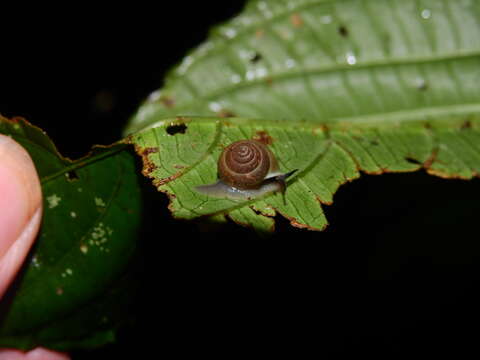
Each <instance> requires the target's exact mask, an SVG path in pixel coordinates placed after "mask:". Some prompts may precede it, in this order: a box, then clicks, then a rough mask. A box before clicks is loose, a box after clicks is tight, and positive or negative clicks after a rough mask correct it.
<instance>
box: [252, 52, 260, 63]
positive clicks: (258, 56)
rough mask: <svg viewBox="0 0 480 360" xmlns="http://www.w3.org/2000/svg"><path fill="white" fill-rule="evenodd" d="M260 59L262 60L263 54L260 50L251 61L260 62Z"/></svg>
mask: <svg viewBox="0 0 480 360" xmlns="http://www.w3.org/2000/svg"><path fill="white" fill-rule="evenodd" d="M260 60H262V55H260V54H259V53H258V52H256V53H255V54H254V55H253V56H252V58H251V59H250V61H251V62H252V63H254V64H255V63H257V62H259V61H260Z"/></svg>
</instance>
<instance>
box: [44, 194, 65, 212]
mask: <svg viewBox="0 0 480 360" xmlns="http://www.w3.org/2000/svg"><path fill="white" fill-rule="evenodd" d="M60 200H62V198H61V197H60V196H58V195H57V194H53V195H50V196H48V197H47V202H48V208H49V209H54V208H56V207H57V206H58V204H59V203H60Z"/></svg>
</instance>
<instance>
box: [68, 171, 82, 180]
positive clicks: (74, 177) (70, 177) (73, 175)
mask: <svg viewBox="0 0 480 360" xmlns="http://www.w3.org/2000/svg"><path fill="white" fill-rule="evenodd" d="M65 177H66V178H67V180H68V181H76V180H78V179H79V177H78V174H77V172H76V171H75V170H72V171H68V172H67V173H65Z"/></svg>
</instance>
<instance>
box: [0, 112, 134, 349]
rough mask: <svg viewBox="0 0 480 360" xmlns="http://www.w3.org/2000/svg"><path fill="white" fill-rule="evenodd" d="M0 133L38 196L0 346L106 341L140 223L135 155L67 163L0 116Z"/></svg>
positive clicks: (5, 308) (117, 151)
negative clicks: (33, 176) (28, 162)
mask: <svg viewBox="0 0 480 360" xmlns="http://www.w3.org/2000/svg"><path fill="white" fill-rule="evenodd" d="M0 133H2V134H8V135H10V136H12V137H13V138H14V139H15V140H16V141H18V142H19V143H20V144H21V145H23V146H24V147H25V148H26V149H27V151H28V152H29V153H30V155H31V157H32V158H33V161H34V163H35V166H36V168H37V171H38V173H39V175H40V180H41V184H42V191H43V196H44V217H43V222H42V227H41V232H40V234H39V237H38V239H37V241H36V245H35V248H34V249H33V251H32V253H31V256H30V258H29V260H28V266H26V268H25V271H24V272H23V273H22V275H21V276H20V277H19V278H18V279H17V283H16V284H15V286H14V289H13V290H14V291H13V292H12V294H11V295H13V296H12V297H11V298H10V299H6V300H5V301H3V303H2V309H1V310H2V311H1V314H0V315H1V317H0V347H15V348H21V349H28V348H32V347H35V346H38V345H42V346H46V347H50V348H55V349H71V348H79V347H92V346H97V345H100V344H104V343H106V342H110V341H112V340H113V338H114V333H115V329H116V328H117V327H118V325H119V324H120V322H121V321H122V320H124V318H125V314H124V312H125V310H126V306H128V301H129V298H130V296H131V293H132V291H131V289H132V284H133V283H132V281H129V280H128V277H129V276H130V275H129V270H128V269H129V266H130V265H131V262H132V259H133V256H134V254H135V248H136V246H135V239H136V234H137V231H138V226H139V222H140V218H141V198H140V190H139V185H138V176H137V174H136V168H135V159H134V155H133V154H132V153H131V152H130V151H126V146H125V145H124V144H118V145H113V146H111V147H97V148H95V149H94V150H93V152H92V153H91V154H90V156H89V157H85V158H83V159H79V160H76V161H71V160H69V159H66V158H63V157H62V156H60V155H59V154H58V152H57V150H56V149H55V147H54V145H53V144H52V142H51V141H50V139H49V138H48V137H47V136H46V135H45V134H44V133H43V132H42V131H41V130H40V129H38V128H36V127H34V126H32V125H30V124H28V123H27V122H25V121H24V120H21V119H17V120H13V121H10V120H7V119H5V118H1V117H0Z"/></svg>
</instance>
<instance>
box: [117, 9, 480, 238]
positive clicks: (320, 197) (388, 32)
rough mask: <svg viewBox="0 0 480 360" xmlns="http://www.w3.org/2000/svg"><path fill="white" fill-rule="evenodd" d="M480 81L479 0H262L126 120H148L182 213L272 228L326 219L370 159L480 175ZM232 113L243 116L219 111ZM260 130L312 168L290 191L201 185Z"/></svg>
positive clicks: (136, 127) (147, 160) (157, 165)
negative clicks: (239, 196) (216, 192)
mask: <svg viewBox="0 0 480 360" xmlns="http://www.w3.org/2000/svg"><path fill="white" fill-rule="evenodd" d="M479 83H480V3H479V2H478V1H473V0H461V1H457V0H442V1H439V0H423V1H419V0H402V1H394V0H363V1H357V0H338V1H335V0H297V1H292V0H289V1H273V0H272V1H251V2H250V3H249V5H248V6H247V8H246V9H245V11H244V12H243V13H242V14H241V15H240V16H238V17H237V18H235V19H233V20H232V21H230V22H229V23H227V24H225V25H223V26H221V27H218V28H217V29H215V30H214V31H212V34H211V37H210V39H209V40H208V41H207V42H205V43H204V44H203V45H202V46H200V47H199V48H198V49H196V50H194V51H193V52H192V53H191V54H190V55H188V56H187V57H186V58H185V59H184V61H183V62H182V64H180V65H179V66H178V67H177V68H175V69H174V70H173V71H172V72H171V73H170V74H169V76H168V77H167V80H166V83H165V87H164V88H163V89H161V90H159V91H156V92H155V93H153V94H152V95H151V96H150V98H149V99H148V100H147V101H146V102H145V103H144V104H143V105H142V106H141V107H140V109H139V111H138V112H137V114H136V115H135V116H134V117H133V118H132V119H131V122H130V124H129V126H128V128H127V129H126V132H127V133H132V132H137V133H135V134H134V135H133V136H132V137H131V141H132V142H133V143H135V144H136V145H137V151H138V152H139V153H141V154H142V155H143V158H144V164H145V169H144V173H146V174H147V175H148V176H150V177H152V178H153V179H154V183H155V184H156V185H157V187H158V188H159V189H160V190H161V191H164V192H166V193H167V194H169V196H170V199H171V205H170V208H171V210H172V212H173V214H174V215H175V216H177V217H180V218H188V219H190V218H193V217H197V216H205V215H212V214H214V215H219V216H220V218H221V216H223V214H228V216H229V217H231V218H232V219H234V220H235V221H237V222H239V223H242V224H247V225H251V226H253V227H255V228H257V229H261V230H268V229H271V228H272V227H273V220H272V218H271V217H272V216H273V215H275V213H276V212H277V211H278V212H280V213H281V214H283V215H284V216H286V217H287V218H289V219H290V220H291V222H292V224H294V225H296V226H300V227H308V228H311V229H322V228H324V227H325V225H326V224H327V222H326V219H325V217H324V215H323V211H322V209H321V207H320V205H319V203H318V202H321V203H324V204H330V203H331V202H332V199H333V194H334V193H335V191H336V189H337V188H338V186H339V185H340V184H342V183H344V182H346V181H350V180H352V179H355V178H356V177H358V176H359V171H364V172H367V173H371V174H380V173H383V172H385V171H414V170H417V169H420V168H422V167H423V168H425V169H427V171H428V172H429V173H432V174H435V175H439V176H443V177H458V178H465V179H469V178H471V177H473V176H475V175H476V174H478V173H479V171H478V170H479V168H480V146H479V144H480V142H479V140H480V137H479V134H478V116H479V115H478V114H479V111H480V86H479ZM192 115H195V116H198V115H201V116H207V117H209V118H206V119H192V117H191V116H192ZM175 116H181V118H178V120H175ZM212 116H216V117H217V118H212ZM230 116H235V117H242V118H231V119H228V121H224V120H221V119H218V117H230ZM265 119H268V120H265ZM175 124H177V125H179V124H180V127H172V125H175ZM181 124H184V125H185V126H186V128H182V127H181ZM142 130H143V131H142ZM166 130H168V131H166ZM179 130H182V131H179ZM171 134H173V135H171ZM259 134H267V135H268V136H269V137H270V138H271V141H273V143H272V145H271V148H272V150H273V152H274V153H275V154H276V155H277V157H278V159H279V161H280V164H281V167H282V170H284V171H287V170H292V169H300V171H299V172H297V174H296V175H295V176H294V177H293V178H292V179H291V180H290V182H289V187H288V190H287V194H286V195H287V196H286V200H287V201H286V202H285V203H283V201H282V198H281V197H280V196H278V195H270V196H267V197H266V198H262V199H256V200H254V201H248V202H242V201H232V200H224V199H212V198H207V197H206V196H203V195H200V194H199V193H197V192H196V191H195V190H194V187H195V186H197V185H201V184H206V183H211V182H213V181H215V178H216V159H217V158H218V156H219V153H220V150H221V148H222V146H225V145H228V144H229V143H231V142H233V141H235V140H240V139H245V138H252V137H256V136H260V135H259ZM217 218H218V216H217Z"/></svg>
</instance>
